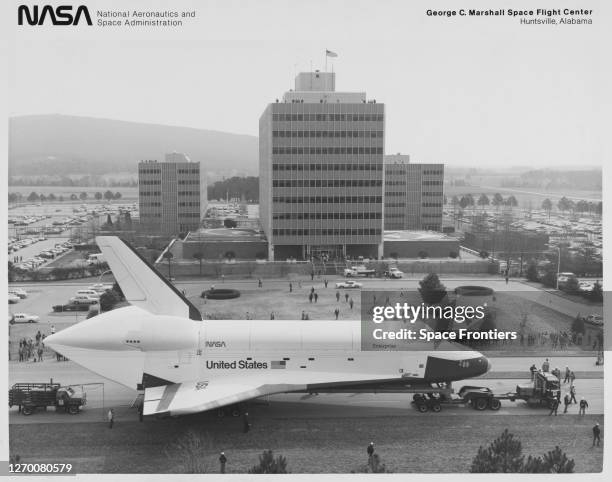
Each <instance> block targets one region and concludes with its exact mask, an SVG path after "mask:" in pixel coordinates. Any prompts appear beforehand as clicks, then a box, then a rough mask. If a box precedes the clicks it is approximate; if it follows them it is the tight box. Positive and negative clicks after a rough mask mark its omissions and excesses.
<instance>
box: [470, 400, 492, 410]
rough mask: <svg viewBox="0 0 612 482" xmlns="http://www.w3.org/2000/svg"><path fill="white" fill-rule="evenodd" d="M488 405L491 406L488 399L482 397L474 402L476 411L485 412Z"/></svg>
mask: <svg viewBox="0 0 612 482" xmlns="http://www.w3.org/2000/svg"><path fill="white" fill-rule="evenodd" d="M488 404H489V401H488V400H487V399H486V398H484V397H480V398H477V399H476V400H475V401H474V408H475V409H476V410H485V409H486V408H487V405H488Z"/></svg>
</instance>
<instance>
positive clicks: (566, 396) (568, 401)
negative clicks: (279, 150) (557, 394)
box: [563, 393, 572, 413]
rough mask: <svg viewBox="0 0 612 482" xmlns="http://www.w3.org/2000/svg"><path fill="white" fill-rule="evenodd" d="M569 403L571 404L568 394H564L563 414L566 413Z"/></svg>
mask: <svg viewBox="0 0 612 482" xmlns="http://www.w3.org/2000/svg"><path fill="white" fill-rule="evenodd" d="M571 403H572V399H571V398H570V396H569V393H566V394H565V397H563V404H564V405H565V408H564V409H563V413H567V407H569V406H570V404H571Z"/></svg>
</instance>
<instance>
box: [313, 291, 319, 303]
mask: <svg viewBox="0 0 612 482" xmlns="http://www.w3.org/2000/svg"><path fill="white" fill-rule="evenodd" d="M314 300H315V303H316V302H317V301H318V300H319V293H316V292H315V294H314Z"/></svg>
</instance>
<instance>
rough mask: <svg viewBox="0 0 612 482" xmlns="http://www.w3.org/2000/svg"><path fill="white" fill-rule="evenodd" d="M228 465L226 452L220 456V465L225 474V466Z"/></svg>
mask: <svg viewBox="0 0 612 482" xmlns="http://www.w3.org/2000/svg"><path fill="white" fill-rule="evenodd" d="M226 463H227V457H226V456H225V452H221V454H220V455H219V464H220V465H221V469H220V470H221V473H222V474H224V473H225V464H226Z"/></svg>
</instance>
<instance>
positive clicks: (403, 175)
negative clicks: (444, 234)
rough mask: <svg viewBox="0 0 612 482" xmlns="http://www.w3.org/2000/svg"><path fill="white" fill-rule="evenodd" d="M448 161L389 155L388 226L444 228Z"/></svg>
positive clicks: (386, 220) (393, 227)
mask: <svg viewBox="0 0 612 482" xmlns="http://www.w3.org/2000/svg"><path fill="white" fill-rule="evenodd" d="M443 204H444V164H414V163H411V162H410V156H407V155H402V154H394V155H388V156H385V230H427V231H442V206H443Z"/></svg>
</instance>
